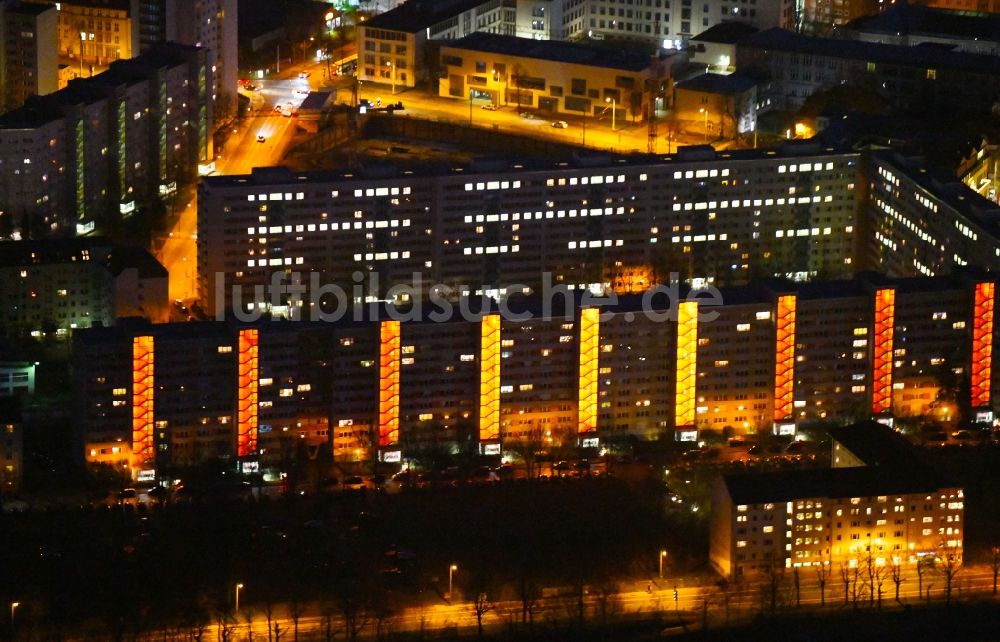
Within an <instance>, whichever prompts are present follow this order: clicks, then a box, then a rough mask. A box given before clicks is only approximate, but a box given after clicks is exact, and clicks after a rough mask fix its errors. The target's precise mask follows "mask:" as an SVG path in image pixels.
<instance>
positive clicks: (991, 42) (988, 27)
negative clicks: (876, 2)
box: [837, 2, 1000, 56]
mask: <svg viewBox="0 0 1000 642" xmlns="http://www.w3.org/2000/svg"><path fill="white" fill-rule="evenodd" d="M837 35H838V36H839V37H843V38H853V39H855V40H862V41H864V42H880V43H883V44H889V45H903V46H909V47H915V46H918V45H928V44H933V45H942V46H945V47H952V48H953V50H955V51H964V52H966V53H974V54H984V55H989V56H998V55H1000V17H998V16H989V15H982V16H977V15H971V14H968V13H956V12H954V11H946V10H942V9H934V8H931V7H930V6H927V5H918V4H909V3H908V2H896V3H893V5H892V6H891V7H889V8H888V9H886V10H885V11H882V12H881V13H877V14H874V15H865V16H863V17H860V18H856V19H854V20H852V21H851V22H849V23H847V24H846V25H844V26H843V28H842V29H838V30H837Z"/></svg>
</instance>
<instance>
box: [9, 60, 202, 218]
mask: <svg viewBox="0 0 1000 642" xmlns="http://www.w3.org/2000/svg"><path fill="white" fill-rule="evenodd" d="M211 86H212V71H211V67H210V66H209V65H208V63H207V60H206V52H205V50H204V49H198V48H196V47H187V46H184V45H174V44H167V45H158V46H156V47H154V48H153V49H151V50H150V51H148V52H147V53H145V54H143V55H141V56H139V57H138V58H133V59H131V60H120V61H117V62H115V63H113V64H112V65H111V66H110V68H109V69H108V70H107V71H106V72H104V73H102V74H99V75H97V76H94V77H93V78H87V79H84V80H78V81H73V82H71V83H70V84H69V86H68V87H66V88H65V89H62V90H60V91H57V92H55V93H53V94H50V95H48V96H44V97H38V98H34V99H32V100H29V101H28V102H27V103H26V104H25V105H24V106H22V107H21V108H19V109H16V110H14V111H11V112H8V113H6V114H3V115H2V116H0V212H2V213H3V217H4V218H6V220H7V224H6V227H5V231H4V234H3V236H7V237H14V238H18V237H21V238H26V237H28V236H40V235H44V234H47V233H56V234H67V233H69V234H72V233H74V232H75V233H77V234H86V233H89V232H91V231H92V230H94V229H95V228H100V227H102V226H103V225H104V224H105V223H109V222H116V221H118V220H120V219H122V218H125V217H128V216H131V215H132V213H133V212H134V211H135V210H136V209H137V208H142V207H148V206H149V205H150V204H151V203H152V202H153V201H154V200H155V199H159V198H161V197H164V196H168V195H169V194H170V193H171V192H172V190H176V183H177V182H179V181H183V180H188V179H191V178H193V177H194V176H196V175H197V172H198V165H199V164H202V163H208V162H210V161H211V160H212V151H211V150H212V141H211V132H212V111H211V104H210V101H209V100H208V96H209V94H210V92H211ZM7 217H9V218H7Z"/></svg>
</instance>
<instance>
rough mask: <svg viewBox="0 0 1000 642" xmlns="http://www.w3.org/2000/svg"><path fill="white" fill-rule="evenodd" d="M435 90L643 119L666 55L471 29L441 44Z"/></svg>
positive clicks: (656, 101)
mask: <svg viewBox="0 0 1000 642" xmlns="http://www.w3.org/2000/svg"><path fill="white" fill-rule="evenodd" d="M440 51H441V78H440V79H439V80H438V94H439V95H440V96H443V97H451V98H459V99H461V100H468V101H470V102H476V101H479V102H480V103H482V102H483V101H485V103H486V104H492V105H494V106H500V105H503V106H507V105H516V106H517V107H518V108H523V109H538V110H539V111H542V112H545V113H547V114H551V115H556V114H564V113H565V114H573V115H582V116H605V117H606V118H607V119H608V120H610V119H611V116H612V114H611V113H610V111H611V110H612V109H614V110H615V111H616V116H617V118H618V119H619V121H618V122H622V123H624V122H626V121H632V122H636V121H642V120H645V119H646V118H648V116H649V114H651V113H652V110H653V109H654V108H659V109H663V108H664V105H663V88H664V87H667V86H669V83H670V65H671V62H672V61H673V60H674V58H673V57H671V56H663V57H651V56H649V55H647V54H645V53H641V52H634V51H632V52H630V51H628V50H625V49H622V48H610V47H608V46H607V45H602V44H600V43H591V44H586V43H570V42H559V41H553V40H532V39H528V38H518V37H514V36H503V35H497V34H490V33H482V32H477V33H473V34H471V35H469V36H466V37H464V38H461V39H459V40H456V41H453V42H447V43H442V44H441V50H440Z"/></svg>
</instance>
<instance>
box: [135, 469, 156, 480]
mask: <svg viewBox="0 0 1000 642" xmlns="http://www.w3.org/2000/svg"><path fill="white" fill-rule="evenodd" d="M135 480H136V481H141V482H151V481H156V470H155V469H152V468H147V469H145V470H140V471H139V472H138V474H136V476H135Z"/></svg>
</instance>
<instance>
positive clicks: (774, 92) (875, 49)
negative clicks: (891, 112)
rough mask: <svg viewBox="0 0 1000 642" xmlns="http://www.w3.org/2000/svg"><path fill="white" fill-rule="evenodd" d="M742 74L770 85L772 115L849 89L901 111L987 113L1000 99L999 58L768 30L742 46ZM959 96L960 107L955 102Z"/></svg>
mask: <svg viewBox="0 0 1000 642" xmlns="http://www.w3.org/2000/svg"><path fill="white" fill-rule="evenodd" d="M736 51H737V54H736V55H737V67H738V68H739V69H741V70H746V71H748V72H752V73H759V74H762V75H763V76H766V77H767V78H769V80H770V90H769V94H768V95H767V96H762V97H766V98H771V99H772V102H771V108H773V109H784V110H797V109H799V108H800V107H802V105H803V103H805V101H806V99H807V98H809V97H810V96H812V95H813V94H814V93H816V92H818V91H821V90H826V89H831V88H833V87H837V86H839V85H843V84H849V85H852V86H854V87H855V88H858V89H861V90H868V91H872V92H874V93H877V94H878V95H880V96H882V97H883V98H885V99H886V100H887V101H888V102H890V103H891V104H892V105H893V106H895V107H896V108H897V109H904V110H905V109H917V110H932V109H950V110H955V109H959V110H963V111H967V112H970V113H984V112H989V111H990V110H991V109H992V108H993V106H994V104H995V103H996V102H997V101H998V100H1000V58H998V57H997V56H986V55H979V54H973V53H964V52H961V51H948V50H947V49H942V48H940V47H906V46H900V45H890V44H880V43H874V42H862V41H858V40H843V39H831V38H819V37H814V36H806V35H803V34H798V33H793V32H791V31H787V30H784V29H768V30H766V31H762V32H760V33H757V34H754V35H752V36H749V37H747V38H744V39H743V40H741V41H740V42H739V44H738V45H737V48H736ZM959 94H961V95H962V97H963V100H962V101H959V102H958V103H956V102H955V101H954V100H953V99H954V96H956V95H959Z"/></svg>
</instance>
